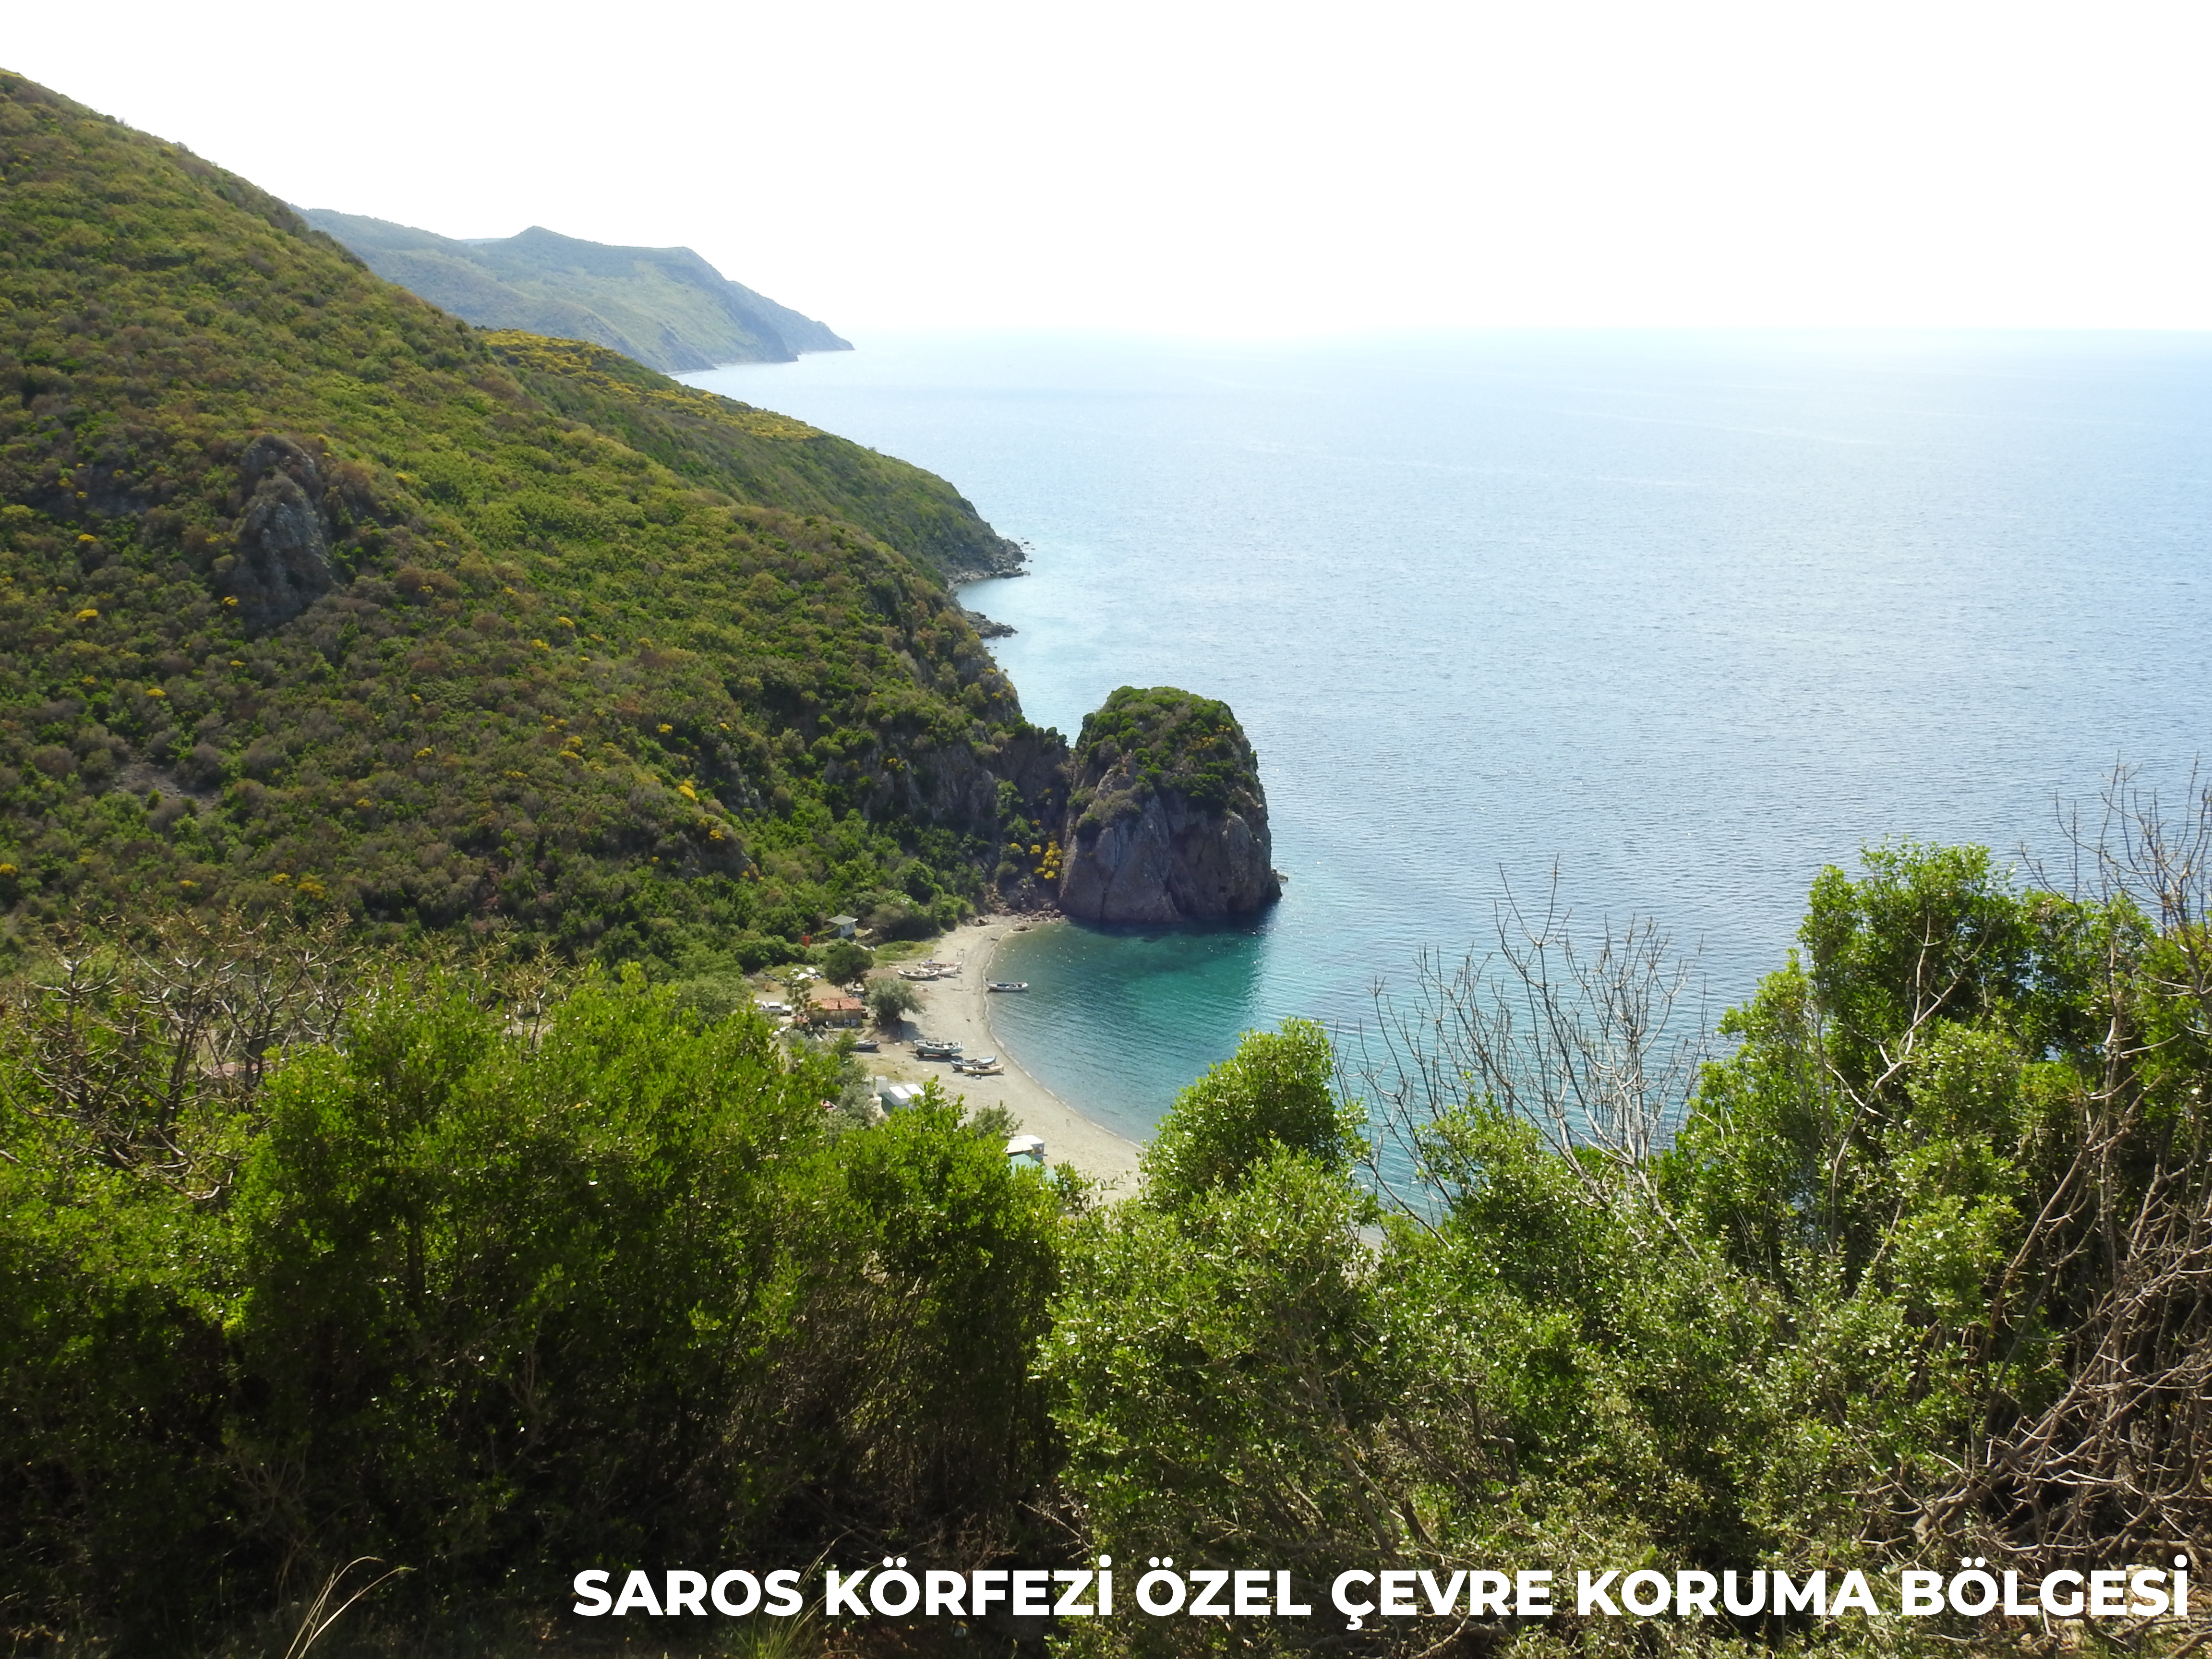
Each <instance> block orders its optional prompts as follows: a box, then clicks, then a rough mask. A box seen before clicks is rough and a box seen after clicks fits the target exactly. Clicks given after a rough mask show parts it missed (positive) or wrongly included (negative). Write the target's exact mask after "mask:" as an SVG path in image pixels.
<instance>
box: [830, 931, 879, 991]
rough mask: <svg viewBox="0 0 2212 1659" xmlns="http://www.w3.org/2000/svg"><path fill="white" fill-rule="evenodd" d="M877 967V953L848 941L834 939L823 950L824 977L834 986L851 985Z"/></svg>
mask: <svg viewBox="0 0 2212 1659" xmlns="http://www.w3.org/2000/svg"><path fill="white" fill-rule="evenodd" d="M875 965H876V958H875V953H874V952H873V951H870V950H869V949H868V948H867V947H866V945H856V944H854V942H853V941H852V940H851V939H832V940H831V941H830V942H829V944H828V945H824V946H823V949H822V972H823V976H824V977H825V978H827V979H828V980H829V982H830V983H831V984H832V985H850V984H851V983H852V982H853V981H854V980H856V979H858V978H860V975H863V974H865V973H866V972H867V971H868V969H871V968H872V967H874V966H875Z"/></svg>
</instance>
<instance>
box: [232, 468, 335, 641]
mask: <svg viewBox="0 0 2212 1659" xmlns="http://www.w3.org/2000/svg"><path fill="white" fill-rule="evenodd" d="M239 471H240V475H241V479H242V482H243V483H245V484H246V486H247V488H249V489H251V490H252V492H253V493H252V495H251V497H249V498H248V500H247V501H246V510H245V511H244V512H243V513H240V515H239V520H238V532H237V542H236V544H235V546H234V550H233V551H232V553H231V555H230V556H229V557H228V562H222V561H218V563H217V569H216V576H217V580H218V582H219V583H220V585H221V587H222V591H223V592H225V593H227V594H228V596H229V597H231V598H233V599H236V600H237V601H238V612H239V617H240V620H241V621H243V622H244V623H246V626H247V627H249V628H252V629H268V628H275V627H277V626H279V625H281V624H282V623H288V622H289V621H291V619H292V618H293V617H296V616H298V615H299V614H300V613H301V611H305V610H306V609H307V607H308V606H309V605H313V603H314V602H315V601H316V600H317V599H320V598H322V596H323V595H324V594H325V593H327V592H330V591H331V588H333V587H335V586H337V569H336V568H335V567H334V566H333V565H332V564H331V539H330V527H329V526H328V524H327V523H326V522H325V520H324V517H323V510H322V506H321V498H322V494H323V485H322V477H321V474H320V472H319V471H318V469H317V468H316V465H315V460H314V458H313V456H312V455H310V454H308V453H307V451H306V450H304V449H302V448H301V447H300V446H299V445H297V444H295V443H294V442H292V441H290V440H289V439H287V438H280V437H277V436H276V435H275V434H273V433H264V434H263V435H261V436H260V437H258V438H256V439H255V440H254V441H252V443H251V444H249V445H247V446H246V455H245V458H244V459H242V460H241V461H240V465H239Z"/></svg>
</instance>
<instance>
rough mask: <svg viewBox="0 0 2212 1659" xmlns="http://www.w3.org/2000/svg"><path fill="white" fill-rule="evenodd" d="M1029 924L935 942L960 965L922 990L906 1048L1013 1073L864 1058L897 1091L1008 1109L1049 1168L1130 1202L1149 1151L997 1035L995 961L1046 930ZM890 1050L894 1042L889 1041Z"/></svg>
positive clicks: (892, 1055)
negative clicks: (1077, 1102)
mask: <svg viewBox="0 0 2212 1659" xmlns="http://www.w3.org/2000/svg"><path fill="white" fill-rule="evenodd" d="M1041 925H1042V924H1040V923H1038V922H1036V921H1030V919H1028V918H1027V917H1024V916H1018V915H994V916H991V917H989V918H987V919H986V921H984V922H983V924H982V925H981V927H977V926H975V925H974V924H973V923H963V925H962V926H960V927H956V928H954V929H953V930H952V931H951V933H946V934H945V935H944V937H942V938H941V939H937V940H936V941H934V942H933V944H932V945H930V947H929V959H930V960H932V961H935V962H950V963H957V967H958V971H957V974H955V975H952V976H951V977H948V978H945V979H937V980H926V981H921V982H919V983H917V984H916V985H915V987H914V988H915V994H916V995H917V996H919V997H920V998H921V1009H920V1010H919V1011H918V1012H915V1014H913V1015H912V1016H910V1017H909V1018H908V1020H907V1021H906V1022H905V1025H904V1027H903V1029H902V1034H901V1036H900V1037H899V1038H898V1039H897V1041H899V1042H901V1043H902V1044H911V1042H913V1039H914V1038H915V1036H929V1037H937V1038H940V1039H945V1040H949V1041H951V1042H957V1043H959V1044H961V1045H962V1048H963V1052H965V1053H967V1054H997V1055H998V1057H999V1063H1000V1065H1001V1066H1005V1067H1006V1070H1005V1071H1004V1072H1003V1073H1001V1074H1000V1075H999V1076H997V1077H967V1076H963V1075H961V1074H959V1073H955V1072H954V1071H953V1070H952V1069H951V1066H947V1065H946V1064H945V1063H944V1062H943V1061H940V1060H916V1059H915V1057H914V1055H913V1054H912V1053H911V1052H905V1053H899V1052H890V1051H885V1052H879V1053H877V1054H862V1055H860V1056H858V1058H860V1060H862V1061H863V1062H865V1063H866V1066H867V1069H868V1073H869V1074H870V1075H871V1076H873V1077H881V1078H885V1079H890V1081H892V1082H895V1083H923V1082H927V1081H928V1080H930V1079H936V1081H937V1083H938V1085H939V1087H940V1088H942V1089H943V1090H944V1091H945V1093H946V1094H947V1095H948V1096H950V1097H952V1098H953V1099H956V1100H965V1101H966V1102H967V1103H968V1104H969V1106H971V1107H975V1106H1003V1107H1005V1108H1006V1110H1007V1111H1008V1112H1010V1113H1011V1114H1012V1115H1013V1117H1014V1119H1015V1121H1017V1122H1018V1124H1019V1125H1020V1126H1021V1127H1022V1129H1023V1130H1024V1132H1025V1133H1030V1134H1034V1135H1039V1136H1042V1138H1043V1139H1044V1146H1045V1152H1044V1156H1045V1163H1046V1164H1048V1165H1050V1164H1073V1166H1074V1167H1075V1169H1076V1170H1077V1171H1078V1172H1079V1174H1081V1175H1084V1176H1088V1177H1089V1178H1090V1179H1091V1180H1093V1181H1097V1182H1101V1183H1103V1186H1104V1187H1105V1189H1106V1191H1105V1194H1104V1195H1105V1196H1108V1197H1127V1195H1128V1194H1131V1193H1133V1192H1134V1191H1135V1190H1136V1186H1137V1159H1138V1157H1139V1154H1140V1153H1141V1152H1142V1151H1143V1148H1142V1147H1140V1146H1138V1144H1137V1143H1136V1142H1135V1141H1133V1140H1131V1139H1127V1137H1126V1136H1123V1135H1120V1134H1117V1133H1115V1132H1114V1131H1113V1130H1111V1129H1109V1128H1108V1127H1106V1126H1105V1125H1103V1124H1102V1123H1096V1122H1093V1121H1091V1119H1089V1118H1087V1117H1085V1116H1084V1115H1083V1114H1082V1113H1080V1112H1079V1111H1077V1110H1076V1109H1074V1108H1073V1106H1070V1105H1069V1104H1068V1103H1066V1101H1064V1100H1062V1099H1061V1098H1060V1097H1059V1096H1058V1095H1055V1094H1054V1093H1053V1091H1051V1090H1049V1089H1048V1088H1046V1087H1045V1086H1044V1085H1042V1083H1039V1082H1038V1081H1037V1080H1036V1079H1035V1078H1034V1077H1032V1076H1031V1075H1030V1073H1028V1072H1026V1071H1024V1070H1023V1069H1022V1067H1021V1066H1018V1065H1017V1064H1015V1062H1014V1060H1013V1058H1012V1055H1010V1054H1007V1053H1006V1049H1005V1048H1003V1047H1002V1046H1000V1042H999V1040H998V1037H997V1036H996V1034H995V1033H994V1031H993V1030H992V1029H991V1012H990V998H991V994H990V993H989V992H988V991H986V990H985V989H984V988H983V987H984V985H985V984H986V983H987V981H988V980H989V979H990V976H991V960H992V958H993V957H994V956H996V955H997V954H998V948H999V945H1000V941H1001V940H1003V939H1006V936H1007V935H1008V934H1010V933H1014V932H1016V931H1017V930H1025V929H1027V928H1030V927H1038V926H1041ZM893 971H896V969H878V970H877V971H876V972H875V973H874V974H872V975H870V977H871V978H882V977H884V976H885V975H887V974H888V973H890V972H893ZM885 1041H886V1042H890V1041H891V1039H888V1038H887V1039H885Z"/></svg>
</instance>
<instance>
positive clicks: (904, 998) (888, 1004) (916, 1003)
mask: <svg viewBox="0 0 2212 1659" xmlns="http://www.w3.org/2000/svg"><path fill="white" fill-rule="evenodd" d="M919 1007H921V998H920V997H918V996H916V995H915V994H914V987H913V986H911V985H909V984H908V983H907V982H906V981H904V980H902V979H879V980H878V981H876V982H875V983H874V984H873V985H871V986H870V987H868V1012H869V1014H870V1016H871V1017H872V1018H874V1020H875V1022H876V1025H877V1028H878V1030H885V1031H896V1030H898V1028H899V1021H900V1020H901V1018H903V1017H904V1016H906V1015H908V1014H910V1013H912V1012H915V1010H916V1009H917V1008H919Z"/></svg>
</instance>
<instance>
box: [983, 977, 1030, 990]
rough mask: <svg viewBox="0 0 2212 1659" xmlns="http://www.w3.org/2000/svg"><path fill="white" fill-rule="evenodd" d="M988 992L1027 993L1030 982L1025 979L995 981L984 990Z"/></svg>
mask: <svg viewBox="0 0 2212 1659" xmlns="http://www.w3.org/2000/svg"><path fill="white" fill-rule="evenodd" d="M983 988H984V989H985V990H987V991H1026V990H1028V989H1029V988H1030V982H1029V981H1027V980H1025V979H994V980H993V981H991V982H990V983H989V984H988V985H986V986H985V987H983Z"/></svg>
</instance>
